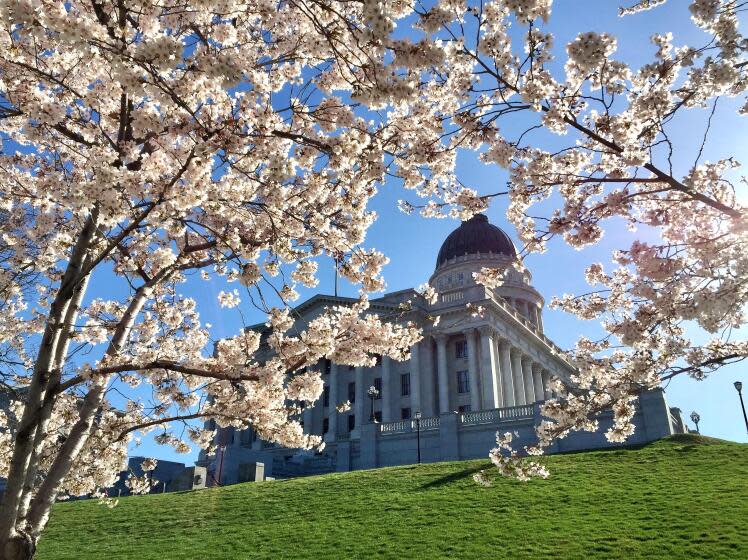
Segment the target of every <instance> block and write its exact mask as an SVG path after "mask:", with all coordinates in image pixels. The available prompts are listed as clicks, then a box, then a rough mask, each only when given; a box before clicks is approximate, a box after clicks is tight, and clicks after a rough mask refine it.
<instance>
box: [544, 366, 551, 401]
mask: <svg viewBox="0 0 748 560" xmlns="http://www.w3.org/2000/svg"><path fill="white" fill-rule="evenodd" d="M542 378H543V394H544V395H545V399H546V400H548V399H550V398H551V388H550V384H551V374H550V373H548V372H547V371H545V370H543V373H542Z"/></svg>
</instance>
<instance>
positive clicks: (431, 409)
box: [421, 336, 438, 417]
mask: <svg viewBox="0 0 748 560" xmlns="http://www.w3.org/2000/svg"><path fill="white" fill-rule="evenodd" d="M421 348H423V353H422V354H421V359H422V360H423V370H422V372H421V373H422V374H423V375H421V382H422V386H421V395H422V397H421V399H422V400H421V406H422V407H423V415H424V416H427V417H429V416H436V415H437V414H438V412H437V408H436V366H435V365H434V341H433V340H432V337H431V336H427V337H425V338H424V340H423V342H422V343H421Z"/></svg>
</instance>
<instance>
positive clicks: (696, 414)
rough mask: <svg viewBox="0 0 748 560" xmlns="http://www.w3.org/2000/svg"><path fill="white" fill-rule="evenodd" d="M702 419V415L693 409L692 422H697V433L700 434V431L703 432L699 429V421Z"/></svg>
mask: <svg viewBox="0 0 748 560" xmlns="http://www.w3.org/2000/svg"><path fill="white" fill-rule="evenodd" d="M700 420H701V416H699V413H698V412H696V411H695V410H694V411H693V412H692V413H691V422H693V423H694V424H696V433H697V434H700V433H701V432H700V431H699V421H700Z"/></svg>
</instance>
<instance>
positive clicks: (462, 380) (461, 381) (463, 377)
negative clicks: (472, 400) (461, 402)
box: [457, 371, 470, 393]
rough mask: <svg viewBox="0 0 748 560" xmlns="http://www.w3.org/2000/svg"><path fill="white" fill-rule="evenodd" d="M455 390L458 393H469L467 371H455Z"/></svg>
mask: <svg viewBox="0 0 748 560" xmlns="http://www.w3.org/2000/svg"><path fill="white" fill-rule="evenodd" d="M457 392H458V393H469V392H470V378H469V377H468V372H467V371H458V372H457Z"/></svg>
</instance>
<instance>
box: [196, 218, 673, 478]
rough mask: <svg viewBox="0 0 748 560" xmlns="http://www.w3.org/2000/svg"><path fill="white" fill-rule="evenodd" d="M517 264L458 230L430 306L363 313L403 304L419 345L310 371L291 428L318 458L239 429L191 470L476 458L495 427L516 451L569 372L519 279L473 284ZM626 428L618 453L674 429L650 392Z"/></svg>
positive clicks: (222, 434) (575, 440) (448, 243)
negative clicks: (478, 275)
mask: <svg viewBox="0 0 748 560" xmlns="http://www.w3.org/2000/svg"><path fill="white" fill-rule="evenodd" d="M517 259H518V256H517V250H516V249H515V247H514V244H513V243H512V241H511V239H510V238H509V236H508V235H507V234H506V233H505V232H504V231H502V230H501V229H500V228H498V227H496V226H495V225H492V224H491V223H489V221H488V218H487V217H486V216H485V215H483V214H478V215H476V216H474V217H473V218H471V219H469V220H467V221H465V222H462V224H461V225H460V226H459V227H458V228H457V229H455V230H454V231H453V232H452V233H450V234H449V236H448V237H447V238H446V240H445V241H444V243H443V244H442V246H441V249H440V250H439V253H438V255H437V258H436V267H435V270H434V273H433V274H432V275H431V278H430V279H429V283H430V285H431V286H432V287H433V288H434V289H435V290H436V291H437V293H438V299H437V301H436V302H435V303H434V304H432V305H430V304H428V303H426V302H425V301H424V300H423V298H420V297H418V296H417V294H416V293H415V291H414V290H413V289H408V290H401V291H398V292H393V293H389V294H386V295H384V296H383V297H380V298H377V299H372V300H371V308H370V309H371V310H372V311H373V312H376V313H380V314H384V315H393V314H396V313H397V312H398V310H399V306H400V304H402V303H404V302H408V301H410V302H412V305H413V307H412V311H411V312H410V313H409V314H408V316H407V317H406V319H407V320H411V321H414V322H416V323H417V324H419V325H420V326H421V327H422V329H423V334H424V338H423V340H422V341H421V342H419V343H418V344H416V345H414V346H413V348H412V349H411V358H410V360H409V361H407V362H395V361H393V360H391V359H390V358H388V357H383V358H382V359H381V360H378V363H377V365H376V366H374V367H370V368H369V367H349V366H343V365H338V364H334V363H329V362H324V363H320V364H319V367H320V369H321V370H322V373H323V380H324V384H325V387H324V393H323V397H322V398H321V399H319V401H318V402H317V403H316V406H315V407H314V408H312V409H308V410H306V411H305V412H304V415H303V423H304V427H305V430H308V431H309V432H311V433H315V434H321V435H323V436H324V439H325V441H326V446H325V449H324V451H323V452H322V453H311V452H299V451H296V450H290V449H283V448H280V447H277V446H274V445H272V444H268V443H265V442H263V441H261V440H259V439H258V438H257V437H256V436H255V434H253V432H252V430H251V429H250V430H244V431H241V432H237V433H234V432H233V430H231V429H224V430H219V433H218V435H217V439H218V443H219V451H218V453H217V454H216V456H215V457H213V458H211V459H210V460H208V459H207V458H206V457H204V456H201V459H200V461H198V464H202V465H203V466H206V467H208V473H209V474H208V479H209V481H210V480H211V479H212V480H213V481H217V482H219V483H220V484H230V483H234V482H242V481H246V480H255V479H256V478H257V477H258V475H257V473H258V468H259V464H260V463H261V464H262V465H263V468H264V473H265V474H266V475H267V474H270V475H272V476H274V477H280V478H284V477H291V476H303V475H309V474H319V473H324V472H332V471H348V470H353V469H363V468H375V467H380V466H388V465H399V464H409V463H415V462H417V461H419V460H420V461H423V462H432V461H448V460H458V459H472V458H482V457H487V454H488V451H489V450H490V449H491V448H492V447H494V443H495V437H496V432H497V431H499V430H500V431H501V432H506V431H510V432H516V433H518V434H519V438H518V439H517V440H516V441H517V443H518V444H519V445H525V444H529V443H532V442H533V441H535V437H536V436H535V427H536V426H537V425H538V424H539V423H540V421H541V415H540V407H539V405H540V403H542V401H544V400H545V399H547V398H550V397H551V396H552V391H551V383H550V382H551V379H552V378H553V377H557V378H560V379H561V380H567V379H568V377H569V375H570V374H572V373H573V371H574V368H573V366H572V365H571V364H569V363H568V362H567V361H566V360H565V359H564V357H563V353H562V351H561V350H560V349H559V348H558V347H557V346H556V345H555V344H554V343H553V342H552V341H551V340H550V339H549V338H548V337H547V336H545V334H544V332H543V305H544V300H543V297H542V296H541V294H540V293H538V291H537V290H536V289H535V288H533V286H532V276H531V274H530V272H528V271H525V272H518V271H517V270H516V269H515V268H508V274H507V276H506V279H505V281H504V283H503V284H502V285H501V286H500V287H498V288H495V289H488V288H486V287H485V286H483V285H480V284H477V283H476V282H475V280H474V278H473V273H474V272H478V271H479V270H480V269H482V268H484V267H487V268H504V269H507V267H509V265H510V264H512V263H513V262H514V261H516V260H517ZM353 301H355V300H353V299H350V298H344V297H337V296H329V295H317V296H314V297H313V298H311V299H309V300H308V301H306V302H304V303H303V304H301V305H299V306H298V307H297V308H296V310H295V311H296V314H297V316H299V317H301V320H300V321H301V322H300V323H299V324H300V328H301V324H303V323H304V322H306V321H308V320H309V319H311V318H313V317H315V316H316V315H318V314H319V313H320V312H321V311H322V310H323V309H324V308H325V307H329V306H332V305H340V304H349V303H351V302H353ZM468 304H473V306H481V307H482V308H483V312H482V314H479V315H475V314H473V313H471V311H470V310H469V309H468ZM434 318H436V319H437V320H434ZM257 328H260V329H261V328H263V326H262V325H258V326H257ZM370 387H374V388H375V389H376V394H370V392H369V389H370ZM346 400H348V401H350V402H351V403H352V407H351V410H350V411H348V412H345V413H338V412H337V410H336V407H337V406H338V404H340V403H341V402H345V401H346ZM610 423H611V417H610V415H609V414H607V415H606V414H603V415H602V416H601V418H600V430H599V431H598V432H596V433H583V432H580V433H574V434H572V435H570V436H569V437H567V438H565V439H563V440H560V441H559V442H557V443H556V444H555V446H554V448H553V449H551V450H550V451H551V452H554V451H570V450H581V449H589V448H597V447H608V446H610V445H611V444H610V443H609V442H608V441H607V440H606V439H605V437H604V436H603V432H604V431H605V430H606V429H607V427H608V426H609V425H610ZM635 423H636V425H637V430H636V433H635V435H634V436H633V437H632V438H631V440H630V441H629V442H627V443H628V444H631V443H643V442H646V441H652V440H655V439H659V438H661V437H664V436H666V435H669V434H671V433H676V432H680V431H684V423H683V421H682V419H681V418H680V413H679V411H678V409H670V408H669V407H668V405H667V403H666V401H665V396H664V393H663V391H661V390H657V391H652V392H648V393H645V394H643V395H642V396H641V399H640V404H639V409H638V411H637V415H636V417H635ZM260 470H262V469H260Z"/></svg>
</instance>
